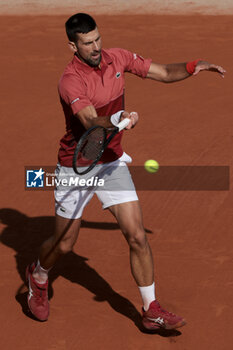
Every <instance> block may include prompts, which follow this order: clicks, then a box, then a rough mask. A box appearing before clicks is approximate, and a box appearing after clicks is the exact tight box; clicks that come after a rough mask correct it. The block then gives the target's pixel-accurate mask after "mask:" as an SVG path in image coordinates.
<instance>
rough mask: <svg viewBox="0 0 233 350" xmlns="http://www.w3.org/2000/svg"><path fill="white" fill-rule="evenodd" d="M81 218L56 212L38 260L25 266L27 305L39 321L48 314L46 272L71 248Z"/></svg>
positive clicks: (45, 318)
mask: <svg viewBox="0 0 233 350" xmlns="http://www.w3.org/2000/svg"><path fill="white" fill-rule="evenodd" d="M80 224H81V218H78V219H67V218H64V217H61V216H59V215H57V214H56V224H55V232H54V234H53V235H52V236H51V237H50V238H49V239H48V240H46V241H45V242H44V243H43V244H42V246H41V249H40V254H39V260H38V262H37V264H36V263H32V264H31V265H30V266H28V267H27V271H26V279H27V281H28V287H29V293H28V298H27V299H28V306H29V309H30V311H31V312H32V314H33V315H34V316H35V317H36V318H37V319H38V320H40V321H45V320H47V319H48V316H49V301H48V273H49V270H50V269H51V268H52V267H53V266H54V265H55V263H56V262H57V260H58V259H59V258H60V257H61V256H62V255H64V254H66V253H68V252H69V251H71V250H72V248H73V246H74V244H75V242H76V240H77V237H78V233H79V228H80Z"/></svg>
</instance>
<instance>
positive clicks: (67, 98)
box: [27, 13, 225, 330]
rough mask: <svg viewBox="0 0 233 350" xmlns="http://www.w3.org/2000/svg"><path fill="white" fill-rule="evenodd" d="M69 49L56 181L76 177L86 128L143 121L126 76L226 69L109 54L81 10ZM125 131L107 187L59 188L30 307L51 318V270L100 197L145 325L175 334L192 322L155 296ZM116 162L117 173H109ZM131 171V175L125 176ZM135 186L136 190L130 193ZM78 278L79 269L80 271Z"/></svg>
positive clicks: (103, 170) (69, 26)
mask: <svg viewBox="0 0 233 350" xmlns="http://www.w3.org/2000/svg"><path fill="white" fill-rule="evenodd" d="M66 33H67V36H68V39H69V47H70V49H71V50H72V52H73V54H74V56H73V59H72V61H71V62H70V63H69V64H68V65H67V67H66V68H65V71H64V73H63V75H62V77H61V79H60V81H59V87H58V89H59V96H60V101H61V104H62V107H63V110H64V115H65V120H66V134H65V135H64V137H63V138H62V139H61V141H60V149H59V153H58V166H57V169H56V175H57V178H58V179H59V178H61V176H62V175H64V174H65V175H66V176H74V175H75V173H74V171H73V169H72V158H73V154H74V149H75V146H76V144H77V141H78V140H79V138H80V137H81V135H82V134H83V133H84V132H85V130H86V129H88V128H90V127H92V126H94V125H102V126H104V127H112V125H116V124H117V123H118V122H119V121H120V120H122V119H124V118H126V117H128V118H129V119H130V123H129V125H128V126H127V128H126V129H128V130H131V129H132V128H133V127H134V126H135V125H136V124H137V122H138V118H139V117H138V114H137V113H136V112H131V113H129V112H126V111H125V110H124V89H125V80H124V79H125V78H124V73H125V72H129V73H132V74H135V75H137V76H139V77H141V78H148V79H153V80H156V81H160V82H163V83H171V82H176V81H180V80H183V79H186V78H188V77H190V76H192V75H197V74H198V73H199V72H200V71H203V70H208V71H215V72H217V73H219V74H220V75H221V76H222V77H224V73H225V70H224V69H223V68H222V67H220V66H217V65H214V64H210V63H208V62H205V61H202V60H198V59H197V60H194V61H192V62H186V63H175V64H157V63H154V62H152V60H151V59H145V58H143V57H141V56H139V55H137V54H136V53H132V52H130V51H127V50H124V49H120V48H113V49H102V42H101V36H100V33H99V30H98V27H97V25H96V22H95V20H94V19H93V18H92V17H91V16H89V15H88V14H84V13H78V14H75V15H73V16H72V17H70V18H69V19H68V20H67V22H66ZM122 135H123V131H121V132H119V133H118V134H117V136H115V138H114V139H113V140H112V141H111V142H110V144H109V145H108V148H107V149H106V150H105V152H104V154H103V156H102V158H101V160H100V162H99V164H98V165H97V166H96V167H95V168H94V172H95V173H94V174H95V175H97V176H98V174H101V176H103V177H105V178H106V179H107V181H106V184H105V189H104V190H103V191H98V190H97V189H96V187H93V188H88V189H86V188H84V189H83V188H68V189H64V188H63V189H61V188H59V187H57V188H56V190H55V204H56V205H55V207H56V229H55V232H54V234H53V236H52V237H50V238H49V239H48V240H47V241H45V242H44V244H43V245H42V247H41V249H40V254H39V258H38V261H35V262H33V263H32V264H31V265H29V266H28V268H27V280H28V284H29V294H28V305H29V308H30V310H31V312H32V314H33V315H34V316H35V317H36V318H37V319H38V320H41V321H45V320H47V319H48V316H49V301H48V292H47V291H48V273H49V270H50V269H51V268H52V267H53V266H54V264H55V263H56V262H57V260H58V259H59V258H60V257H61V256H62V255H64V254H66V253H67V252H70V251H71V250H72V248H73V246H74V244H75V242H76V240H77V238H78V234H79V229H80V224H81V218H82V213H83V210H84V208H85V206H86V205H87V204H88V202H89V201H90V200H91V198H92V197H93V195H94V194H95V193H96V195H97V196H98V198H99V200H100V201H101V203H102V206H103V209H108V210H110V212H111V213H112V214H113V215H114V216H115V218H116V220H117V222H118V223H119V226H120V228H121V230H122V233H123V235H124V236H125V238H126V240H127V242H128V245H129V254H130V264H131V271H132V275H133V278H134V279H135V282H136V284H137V286H138V288H139V291H140V294H141V297H142V303H143V307H142V323H143V325H144V327H145V328H147V329H150V330H153V329H158V328H164V329H175V328H178V327H181V326H184V325H185V323H186V321H185V319H184V318H183V317H180V316H177V315H175V314H173V313H171V312H169V311H166V310H164V309H163V308H162V307H161V306H160V304H159V302H158V300H157V299H156V295H155V283H154V270H153V258H152V253H151V249H150V246H149V243H148V241H147V237H146V234H145V231H144V227H143V222H142V213H141V207H140V203H139V200H138V197H137V194H136V191H135V188H134V184H133V182H132V179H131V176H130V173H129V171H128V167H127V163H128V162H130V161H131V158H130V156H128V155H127V154H126V153H124V152H123V149H122V146H121V139H122ZM113 165H114V171H109V169H112V166H113ZM122 166H123V167H124V170H125V171H124V172H122V171H120V170H119V169H122ZM127 189H129V190H127ZM77 273H78V272H77Z"/></svg>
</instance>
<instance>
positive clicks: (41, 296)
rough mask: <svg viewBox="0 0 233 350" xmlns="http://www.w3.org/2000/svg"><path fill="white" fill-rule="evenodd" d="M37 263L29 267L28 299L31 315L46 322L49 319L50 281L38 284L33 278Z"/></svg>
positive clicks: (27, 276)
mask: <svg viewBox="0 0 233 350" xmlns="http://www.w3.org/2000/svg"><path fill="white" fill-rule="evenodd" d="M35 267H36V266H35V263H33V264H32V265H29V266H28V267H27V270H26V280H27V281H28V288H29V293H28V297H27V301H28V306H29V309H30V311H31V313H32V314H33V315H34V316H35V317H36V318H37V319H38V320H40V321H46V320H47V319H48V317H49V301H48V281H47V282H46V283H43V284H42V283H38V282H37V281H36V280H35V279H34V278H33V275H32V273H33V271H34V270H35Z"/></svg>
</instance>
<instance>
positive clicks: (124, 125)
mask: <svg viewBox="0 0 233 350" xmlns="http://www.w3.org/2000/svg"><path fill="white" fill-rule="evenodd" d="M129 122H130V119H129V118H125V119H123V120H122V121H121V122H120V123H119V124H117V127H118V129H119V131H121V130H123V129H124V128H126V126H127V125H128V124H129Z"/></svg>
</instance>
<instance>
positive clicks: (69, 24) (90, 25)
mask: <svg viewBox="0 0 233 350" xmlns="http://www.w3.org/2000/svg"><path fill="white" fill-rule="evenodd" d="M65 27H66V34H67V36H68V39H69V40H70V41H73V42H75V41H76V40H77V35H76V33H83V34H86V33H89V32H90V31H92V30H94V29H95V28H96V22H95V20H94V19H93V18H92V17H91V16H90V15H88V14H86V13H76V14H75V15H73V16H71V17H70V18H69V19H68V20H67V21H66V24H65Z"/></svg>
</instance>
